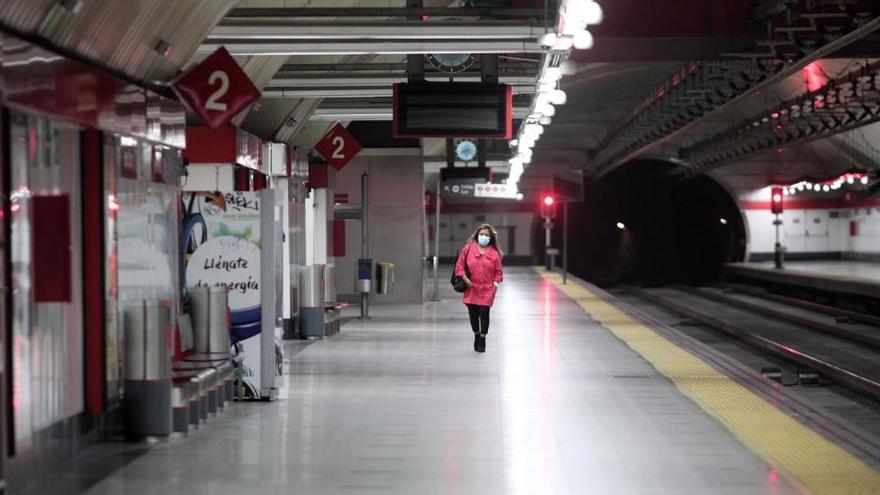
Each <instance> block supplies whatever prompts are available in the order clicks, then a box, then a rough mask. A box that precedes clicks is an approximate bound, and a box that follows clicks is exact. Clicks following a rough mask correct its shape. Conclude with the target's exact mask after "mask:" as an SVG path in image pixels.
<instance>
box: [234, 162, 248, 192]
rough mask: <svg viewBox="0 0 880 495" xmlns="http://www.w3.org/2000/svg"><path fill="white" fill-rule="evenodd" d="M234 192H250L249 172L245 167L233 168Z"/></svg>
mask: <svg viewBox="0 0 880 495" xmlns="http://www.w3.org/2000/svg"><path fill="white" fill-rule="evenodd" d="M235 190H236V191H250V190H251V171H250V169H247V168H245V167H235Z"/></svg>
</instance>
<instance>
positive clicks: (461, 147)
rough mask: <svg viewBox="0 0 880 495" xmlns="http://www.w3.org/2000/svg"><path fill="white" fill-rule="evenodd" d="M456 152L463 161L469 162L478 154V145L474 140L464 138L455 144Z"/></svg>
mask: <svg viewBox="0 0 880 495" xmlns="http://www.w3.org/2000/svg"><path fill="white" fill-rule="evenodd" d="M455 154H456V156H458V159H459V160H461V161H463V162H469V161H471V160H473V159H474V157H475V156H477V145H476V144H474V142H473V141H468V140H462V141H459V142H458V144H457V145H456V146H455Z"/></svg>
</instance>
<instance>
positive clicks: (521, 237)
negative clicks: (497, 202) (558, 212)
mask: <svg viewBox="0 0 880 495" xmlns="http://www.w3.org/2000/svg"><path fill="white" fill-rule="evenodd" d="M534 217H535V215H534V213H531V212H530V213H526V212H508V213H452V214H443V213H442V212H441V213H440V256H441V257H448V256H454V255H455V253H456V252H457V251H458V250H460V249H461V247H462V246H463V245H464V243H465V241H467V239H468V237H470V235H471V234H473V233H474V229H475V228H477V226H479V225H481V224H484V223H488V224H490V225H492V226H493V227H495V230H496V231H498V240H499V242H500V244H501V249H502V251H504V254H505V256H531V255H532V228H533V227H534ZM427 221H428V224H429V225H430V226H431V227H433V225H434V223H433V222H434V215H428V219H427ZM433 248H434V246H433V243H431V245H430V246H429V249H431V250H433ZM431 253H432V254H433V251H431Z"/></svg>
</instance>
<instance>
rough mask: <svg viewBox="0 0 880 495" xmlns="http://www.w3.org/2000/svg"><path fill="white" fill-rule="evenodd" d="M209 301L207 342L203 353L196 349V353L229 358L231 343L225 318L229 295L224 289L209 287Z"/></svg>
mask: <svg viewBox="0 0 880 495" xmlns="http://www.w3.org/2000/svg"><path fill="white" fill-rule="evenodd" d="M209 299H210V305H209V308H210V317H209V319H208V342H207V345H206V346H205V350H204V351H202V350H199V349H196V352H207V353H210V354H218V355H220V354H223V355H226V356H229V348H230V346H231V343H230V339H229V319H228V318H227V316H226V311H227V307H228V301H229V294H228V293H227V291H226V288H225V287H211V292H210V297H209Z"/></svg>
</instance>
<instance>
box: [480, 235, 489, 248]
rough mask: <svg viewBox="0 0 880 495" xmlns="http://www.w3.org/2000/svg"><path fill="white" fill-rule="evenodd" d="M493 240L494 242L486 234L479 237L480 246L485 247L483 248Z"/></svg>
mask: <svg viewBox="0 0 880 495" xmlns="http://www.w3.org/2000/svg"><path fill="white" fill-rule="evenodd" d="M491 240H492V238H491V237H489V236H487V235H486V234H480V235H478V236H477V242H479V243H480V246H483V247H485V246H488V245H489V241H491Z"/></svg>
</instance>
